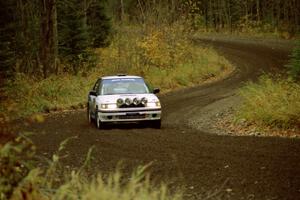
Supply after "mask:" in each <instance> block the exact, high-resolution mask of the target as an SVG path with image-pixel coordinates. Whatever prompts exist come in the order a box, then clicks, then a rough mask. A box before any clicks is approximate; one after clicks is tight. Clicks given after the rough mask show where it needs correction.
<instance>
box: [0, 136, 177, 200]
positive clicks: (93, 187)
mask: <svg viewBox="0 0 300 200" xmlns="http://www.w3.org/2000/svg"><path fill="white" fill-rule="evenodd" d="M71 139H72V138H69V139H67V140H65V141H63V142H62V143H61V144H60V146H59V149H58V151H57V152H56V153H55V154H54V155H53V156H52V160H49V162H48V165H47V166H45V167H43V168H38V167H36V161H34V160H36V159H38V158H37V157H36V154H35V148H34V146H33V145H32V143H31V141H30V140H28V139H27V138H26V137H25V136H22V137H18V138H16V139H15V140H12V141H10V142H8V143H6V144H5V145H4V146H0V175H1V176H0V199H1V200H6V199H12V200H19V199H31V200H50V199H51V200H64V199H69V200H72V199H74V200H77V199H82V200H89V199H99V200H120V199H122V200H140V199H143V200H171V199H172V200H180V199H182V192H179V191H178V190H177V191H174V192H170V190H169V188H168V187H167V185H166V184H154V183H153V182H152V181H151V179H150V175H149V173H148V172H147V171H148V168H149V166H150V165H148V166H140V167H137V168H136V169H135V170H134V171H133V173H132V174H131V175H129V176H128V175H127V176H124V175H122V173H121V172H120V170H116V171H115V172H112V173H110V174H101V173H99V174H98V175H91V174H89V175H88V174H87V173H86V171H87V169H88V167H89V163H90V161H91V158H92V153H93V152H92V150H93V148H91V149H90V150H89V151H88V154H87V157H86V160H85V162H84V164H83V165H82V166H81V167H80V168H79V169H73V170H68V171H66V170H63V168H62V165H61V162H60V159H61V158H63V157H64V156H65V155H64V153H63V151H64V149H65V148H66V145H67V143H68V141H70V140H71Z"/></svg>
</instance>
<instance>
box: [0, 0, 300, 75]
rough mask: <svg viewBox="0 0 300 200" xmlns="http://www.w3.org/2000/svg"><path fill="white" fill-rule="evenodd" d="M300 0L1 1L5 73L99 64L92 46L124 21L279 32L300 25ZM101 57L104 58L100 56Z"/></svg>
mask: <svg viewBox="0 0 300 200" xmlns="http://www.w3.org/2000/svg"><path fill="white" fill-rule="evenodd" d="M299 12H300V2H299V1H297V0H109V1H108V0H84V1H81V0H44V1H38V0H32V1H29V0H7V1H1V2H0V15H1V16H0V27H1V36H0V45H1V47H0V49H1V52H0V66H1V69H0V73H1V76H2V77H10V76H12V75H13V74H15V73H24V74H27V75H30V76H35V77H43V78H47V77H49V76H50V75H51V74H59V73H66V72H67V73H72V74H77V73H78V72H80V71H88V70H89V69H91V68H93V66H96V63H97V61H96V57H95V56H93V49H95V48H101V47H105V46H107V45H109V44H110V42H111V40H112V38H113V37H114V35H116V34H117V33H118V31H120V29H118V28H116V27H120V25H123V27H124V26H125V25H127V26H128V25H137V26H142V27H149V26H156V27H158V26H160V27H161V26H163V25H166V24H168V25H170V24H173V23H175V22H178V21H180V22H182V23H183V24H184V26H186V27H188V29H189V30H190V31H204V32H229V33H243V32H245V33H250V34H251V33H252V34H254V33H255V32H264V33H270V34H277V35H279V36H280V37H283V38H285V39H290V38H293V37H294V36H295V35H297V33H299V30H300V19H299V17H300V13H299ZM100 59H101V58H100Z"/></svg>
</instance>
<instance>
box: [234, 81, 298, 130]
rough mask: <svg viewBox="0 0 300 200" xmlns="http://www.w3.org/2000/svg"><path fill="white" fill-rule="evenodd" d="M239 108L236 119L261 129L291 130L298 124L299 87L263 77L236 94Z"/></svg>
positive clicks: (291, 83)
mask: <svg viewBox="0 0 300 200" xmlns="http://www.w3.org/2000/svg"><path fill="white" fill-rule="evenodd" d="M240 94H241V96H242V97H243V100H244V101H243V104H242V106H241V107H240V109H239V110H238V112H237V118H238V119H246V120H247V121H250V122H253V123H256V124H257V125H261V126H274V127H284V128H288V127H293V126H297V125H299V124H300V85H299V84H297V83H295V82H292V81H288V80H284V79H280V78H270V77H269V76H263V77H261V78H260V80H259V82H258V83H251V82H250V83H248V84H247V85H246V86H244V87H243V88H242V89H241V91H240Z"/></svg>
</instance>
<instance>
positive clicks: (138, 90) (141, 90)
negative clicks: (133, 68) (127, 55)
mask: <svg viewBox="0 0 300 200" xmlns="http://www.w3.org/2000/svg"><path fill="white" fill-rule="evenodd" d="M100 93H101V94H102V95H114V94H145V93H149V89H148V87H147V85H146V84H145V82H144V80H143V79H142V78H118V79H104V80H102V84H101V91H100Z"/></svg>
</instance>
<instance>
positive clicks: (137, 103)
mask: <svg viewBox="0 0 300 200" xmlns="http://www.w3.org/2000/svg"><path fill="white" fill-rule="evenodd" d="M132 103H133V105H135V106H137V105H139V104H140V100H139V99H138V98H134V99H133V101H132Z"/></svg>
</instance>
